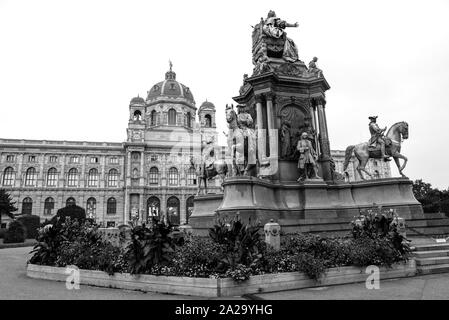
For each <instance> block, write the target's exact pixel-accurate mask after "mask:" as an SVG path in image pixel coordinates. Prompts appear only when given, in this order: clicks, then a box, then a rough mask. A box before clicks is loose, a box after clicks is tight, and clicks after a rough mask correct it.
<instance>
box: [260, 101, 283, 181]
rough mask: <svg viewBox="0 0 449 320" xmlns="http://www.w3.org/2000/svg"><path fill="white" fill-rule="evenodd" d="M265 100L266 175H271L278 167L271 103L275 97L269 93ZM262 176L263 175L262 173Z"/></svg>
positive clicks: (276, 138) (276, 134) (276, 142)
mask: <svg viewBox="0 0 449 320" xmlns="http://www.w3.org/2000/svg"><path fill="white" fill-rule="evenodd" d="M266 99H267V124H268V140H269V148H270V168H269V171H268V172H266V173H265V174H266V175H273V174H275V173H276V172H277V167H278V139H279V135H278V130H277V129H276V126H275V123H274V111H273V102H274V99H275V95H274V94H273V93H271V92H269V93H267V94H266ZM262 174H264V173H263V172H262Z"/></svg>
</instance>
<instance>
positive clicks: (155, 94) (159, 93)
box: [147, 63, 195, 104]
mask: <svg viewBox="0 0 449 320" xmlns="http://www.w3.org/2000/svg"><path fill="white" fill-rule="evenodd" d="M158 98H173V99H176V98H182V99H185V100H187V102H189V103H190V104H195V100H194V99H193V95H192V92H191V91H190V89H189V87H187V86H185V85H183V84H182V83H180V82H178V81H176V73H175V72H174V71H172V64H171V63H170V70H169V71H167V72H166V73H165V80H164V81H161V82H158V83H156V84H155V85H154V86H153V87H151V89H150V90H149V91H148V96H147V101H153V100H157V99H158Z"/></svg>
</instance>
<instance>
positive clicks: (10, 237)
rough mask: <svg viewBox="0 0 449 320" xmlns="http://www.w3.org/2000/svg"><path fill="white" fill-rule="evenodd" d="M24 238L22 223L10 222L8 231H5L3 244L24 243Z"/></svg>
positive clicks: (24, 230)
mask: <svg viewBox="0 0 449 320" xmlns="http://www.w3.org/2000/svg"><path fill="white" fill-rule="evenodd" d="M25 237H26V229H25V226H24V225H23V223H22V222H20V221H18V220H14V221H11V222H10V223H9V226H8V229H6V232H5V236H4V239H3V243H20V242H24V241H25Z"/></svg>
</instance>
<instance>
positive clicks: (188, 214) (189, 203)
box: [186, 196, 194, 224]
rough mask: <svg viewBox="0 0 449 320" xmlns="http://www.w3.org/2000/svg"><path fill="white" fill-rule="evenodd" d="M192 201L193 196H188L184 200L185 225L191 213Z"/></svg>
mask: <svg viewBox="0 0 449 320" xmlns="http://www.w3.org/2000/svg"><path fill="white" fill-rule="evenodd" d="M193 199H194V196H190V197H188V198H187V200H186V223H187V224H188V223H189V217H190V216H191V215H192V213H193Z"/></svg>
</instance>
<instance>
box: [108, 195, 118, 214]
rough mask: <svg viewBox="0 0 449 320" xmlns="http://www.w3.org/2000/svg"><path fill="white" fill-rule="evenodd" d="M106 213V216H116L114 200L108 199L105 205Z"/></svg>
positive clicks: (115, 202)
mask: <svg viewBox="0 0 449 320" xmlns="http://www.w3.org/2000/svg"><path fill="white" fill-rule="evenodd" d="M106 213H107V214H116V213H117V200H115V198H109V199H108V201H107V204H106Z"/></svg>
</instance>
